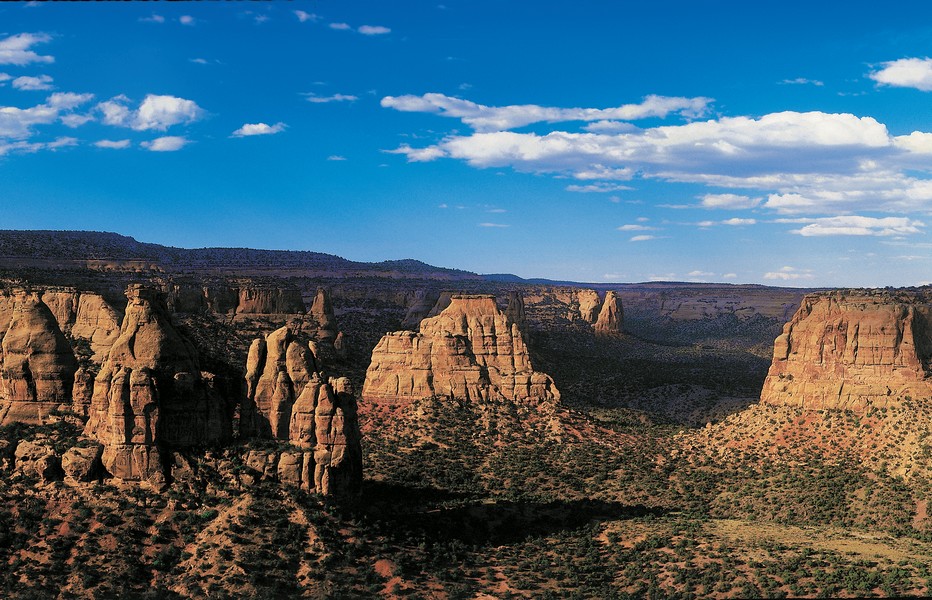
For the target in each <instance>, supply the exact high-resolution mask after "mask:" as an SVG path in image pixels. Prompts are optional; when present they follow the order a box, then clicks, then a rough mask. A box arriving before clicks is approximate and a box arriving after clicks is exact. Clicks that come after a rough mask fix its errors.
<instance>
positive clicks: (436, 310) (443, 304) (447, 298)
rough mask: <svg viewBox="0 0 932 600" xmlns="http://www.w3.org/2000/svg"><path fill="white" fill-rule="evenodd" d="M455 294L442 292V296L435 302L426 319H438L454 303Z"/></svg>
mask: <svg viewBox="0 0 932 600" xmlns="http://www.w3.org/2000/svg"><path fill="white" fill-rule="evenodd" d="M452 298H453V292H450V291H444V292H440V296H438V297H437V301H436V302H434V306H433V307H432V308H431V309H430V312H428V313H427V317H426V318H428V319H429V318H431V317H436V316H437V315H439V314H440V313H442V312H443V311H444V310H446V308H447V307H448V306H450V302H452Z"/></svg>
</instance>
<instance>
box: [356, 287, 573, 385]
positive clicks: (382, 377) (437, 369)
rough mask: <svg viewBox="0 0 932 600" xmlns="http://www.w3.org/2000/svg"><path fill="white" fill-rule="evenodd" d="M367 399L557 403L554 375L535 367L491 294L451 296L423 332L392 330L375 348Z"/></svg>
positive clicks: (514, 326) (423, 323) (423, 325)
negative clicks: (431, 397)
mask: <svg viewBox="0 0 932 600" xmlns="http://www.w3.org/2000/svg"><path fill="white" fill-rule="evenodd" d="M362 395H363V398H366V399H374V400H387V401H405V400H414V399H418V398H426V397H430V396H444V397H448V398H461V399H465V400H478V399H484V400H488V399H492V400H510V401H519V402H530V403H538V402H556V401H559V399H560V393H559V392H558V391H557V388H556V385H554V382H553V379H551V377H550V376H549V375H547V374H545V373H539V372H536V371H534V369H533V367H532V366H531V360H530V357H529V355H528V351H527V347H526V346H525V344H524V338H523V337H522V335H521V331H520V329H519V327H518V325H517V324H516V323H513V322H511V321H510V320H509V319H508V317H507V316H505V314H504V313H502V312H501V311H500V310H499V309H498V307H497V306H496V304H495V297H494V296H488V295H456V294H454V295H451V297H450V304H449V306H447V308H445V309H444V310H443V311H442V312H441V313H440V314H438V315H437V316H436V317H431V318H427V319H424V320H423V321H421V331H420V333H414V332H411V331H397V332H395V333H388V334H386V335H385V336H384V337H382V339H381V341H380V342H379V343H378V345H377V346H376V347H375V349H374V350H373V351H372V363H371V364H370V365H369V369H368V371H367V372H366V382H365V385H364V387H363V392H362Z"/></svg>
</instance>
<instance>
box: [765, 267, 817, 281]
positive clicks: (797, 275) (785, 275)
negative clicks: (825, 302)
mask: <svg viewBox="0 0 932 600" xmlns="http://www.w3.org/2000/svg"><path fill="white" fill-rule="evenodd" d="M814 277H815V275H813V274H812V271H811V270H810V269H802V270H800V269H797V268H795V267H781V268H780V270H779V271H770V272H768V273H764V279H775V280H781V281H793V280H796V279H812V278H814Z"/></svg>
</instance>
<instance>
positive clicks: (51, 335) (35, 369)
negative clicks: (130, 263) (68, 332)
mask: <svg viewBox="0 0 932 600" xmlns="http://www.w3.org/2000/svg"><path fill="white" fill-rule="evenodd" d="M0 358H2V362H0V424H6V423H10V422H14V421H18V422H23V423H40V422H41V421H42V419H43V417H44V416H45V415H48V413H49V412H50V411H52V410H54V409H56V408H58V407H59V406H60V405H62V404H70V403H71V392H72V387H73V385H74V375H75V372H76V371H77V368H78V364H77V360H76V359H75V356H74V354H73V353H72V351H71V346H70V345H69V344H68V341H67V340H66V339H65V336H64V334H63V333H62V331H61V329H60V328H59V326H58V323H57V321H56V320H55V317H54V315H53V314H52V311H51V310H50V309H49V307H48V306H46V305H45V304H44V303H43V302H42V300H41V299H40V297H39V294H38V293H35V292H29V291H25V290H18V291H16V292H14V294H13V303H12V310H11V312H10V322H9V325H8V327H7V330H6V334H5V335H4V336H3V341H2V343H0Z"/></svg>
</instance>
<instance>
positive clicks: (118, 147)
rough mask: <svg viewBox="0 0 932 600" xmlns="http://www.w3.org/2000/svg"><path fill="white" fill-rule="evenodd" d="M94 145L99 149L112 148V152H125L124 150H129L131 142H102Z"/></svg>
mask: <svg viewBox="0 0 932 600" xmlns="http://www.w3.org/2000/svg"><path fill="white" fill-rule="evenodd" d="M94 145H95V146H97V147H98V148H110V149H112V150H123V149H124V148H129V146H130V141H129V140H100V141H98V142H94Z"/></svg>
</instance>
